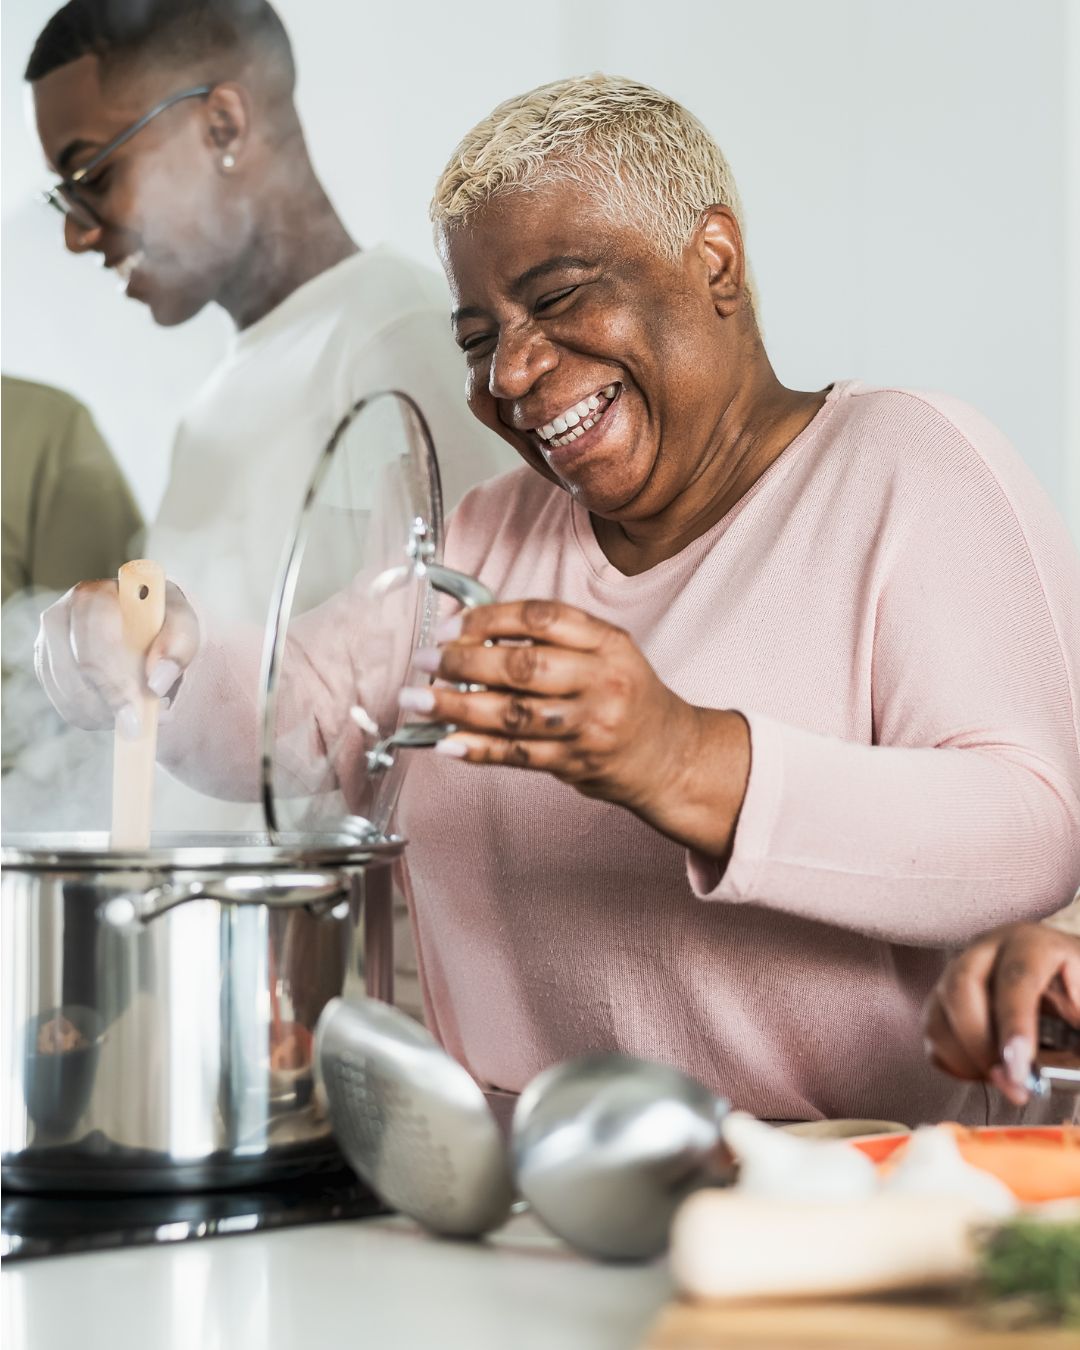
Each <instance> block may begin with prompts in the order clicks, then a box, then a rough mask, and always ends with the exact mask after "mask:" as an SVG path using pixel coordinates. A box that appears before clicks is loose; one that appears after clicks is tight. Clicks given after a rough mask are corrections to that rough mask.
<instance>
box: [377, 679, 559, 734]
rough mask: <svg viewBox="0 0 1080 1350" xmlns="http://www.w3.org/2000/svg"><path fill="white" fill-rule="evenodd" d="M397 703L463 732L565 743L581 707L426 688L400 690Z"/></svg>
mask: <svg viewBox="0 0 1080 1350" xmlns="http://www.w3.org/2000/svg"><path fill="white" fill-rule="evenodd" d="M399 702H400V704H401V706H402V707H403V708H405V709H407V710H408V711H411V712H418V713H422V714H424V715H427V716H431V717H433V718H437V719H438V720H439V721H441V722H452V723H453V724H454V725H455V726H457V727H460V728H461V730H463V731H476V732H483V733H491V734H492V735H498V736H510V737H519V738H521V737H523V738H526V739H529V738H532V737H537V738H540V739H543V740H566V739H568V738H569V737H572V736H575V735H576V734H577V732H578V730H579V727H580V722H581V705H580V703H579V702H578V701H577V700H575V699H572V698H568V699H555V698H548V699H545V698H531V697H529V696H528V695H523V694H517V693H498V692H493V691H490V690H489V691H485V692H482V693H471V694H466V693H462V692H460V691H458V690H456V689H438V688H427V689H405V690H402V692H401V696H400V698H399Z"/></svg>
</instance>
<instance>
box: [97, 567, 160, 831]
mask: <svg viewBox="0 0 1080 1350" xmlns="http://www.w3.org/2000/svg"><path fill="white" fill-rule="evenodd" d="M117 580H118V582H119V586H120V614H121V617H122V619H123V625H124V642H125V644H126V646H127V647H128V649H129V650H130V651H131V652H132V653H133V654H134V655H135V656H136V657H137V658H138V666H139V678H140V681H141V684H142V692H141V693H140V695H139V705H138V706H139V712H140V714H141V730H140V732H139V734H138V736H137V737H136V738H135V739H134V740H129V739H128V738H127V737H125V736H122V735H121V734H120V731H119V728H118V729H117V730H116V732H115V733H114V742H113V800H112V833H111V835H110V838H109V843H110V846H111V847H112V848H114V849H144V848H149V847H150V821H151V817H152V816H153V809H154V761H155V757H156V754H157V723H158V707H159V700H158V698H157V697H156V696H155V695H154V694H152V693H151V692H150V690H149V689H148V688H147V687H146V674H145V671H144V669H143V662H144V658H145V656H146V653H147V651H148V649H149V647H150V644H151V643H152V642H153V640H154V638H156V637H157V635H158V633H159V632H160V631H161V625H162V624H163V623H164V622H165V573H164V571H163V570H162V569H161V568H160V567H159V566H158V564H157V563H155V562H148V561H146V560H145V559H138V560H137V561H135V562H129V563H125V564H124V565H123V567H121V569H120V572H119V574H118V577H117Z"/></svg>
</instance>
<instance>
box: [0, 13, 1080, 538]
mask: <svg viewBox="0 0 1080 1350" xmlns="http://www.w3.org/2000/svg"><path fill="white" fill-rule="evenodd" d="M1068 3H1069V0H1037V3H1031V0H907V2H906V3H900V0H755V2H754V3H748V2H747V0H713V2H712V3H707V2H706V0H700V2H695V0H618V3H616V2H615V0H591V2H590V0H579V2H578V3H568V2H565V0H549V3H548V4H547V5H546V6H544V7H543V8H542V9H540V10H538V9H537V8H536V7H535V6H515V5H510V4H507V3H505V0H499V2H498V3H494V2H493V0H471V3H469V4H467V5H466V4H462V3H456V4H448V3H446V2H445V0H398V2H397V3H396V4H393V5H387V6H385V7H383V6H376V5H374V4H371V3H344V0H337V2H335V0H279V8H280V10H281V12H282V15H283V17H284V18H285V20H286V23H287V24H288V26H289V28H290V31H291V32H292V35H293V39H294V42H295V45H296V49H297V57H298V63H299V67H300V91H299V98H300V105H301V111H302V114H303V117H304V121H305V124H306V127H307V130H308V136H309V140H310V142H311V145H312V148H313V151H314V156H315V159H316V162H317V165H318V167H319V169H320V171H321V172H322V175H323V177H324V179H325V181H326V183H327V186H328V187H329V189H330V191H331V194H332V195H333V196H334V198H335V200H336V201H337V202H338V203H339V205H340V207H341V209H342V211H343V213H344V215H345V217H346V219H347V221H348V223H349V224H350V226H351V227H352V229H353V230H354V232H355V233H356V235H357V237H358V238H359V239H360V240H361V241H362V242H373V241H375V240H377V239H389V240H392V241H394V242H396V243H397V245H398V246H399V247H401V248H403V249H405V250H406V251H407V252H409V253H412V254H414V255H415V256H416V257H418V258H424V259H429V260H431V261H432V264H433V265H434V257H433V254H432V250H431V245H430V240H429V234H428V227H427V221H426V202H427V198H428V195H429V192H430V188H431V185H432V183H433V181H434V178H435V176H436V174H437V173H438V170H439V169H440V168H441V166H442V163H443V161H444V160H445V158H446V157H447V155H448V153H449V151H450V149H451V148H452V146H453V144H454V142H455V140H456V139H457V138H458V136H460V135H461V133H462V132H464V131H465V130H466V129H467V128H468V127H469V126H470V125H471V123H472V122H474V121H475V120H476V119H477V118H479V117H480V116H482V115H483V114H484V113H486V112H487V111H489V109H490V108H491V107H492V105H493V104H494V103H495V102H496V101H497V100H499V99H501V98H503V97H506V96H508V95H510V94H512V93H515V92H518V91H520V90H522V89H525V88H528V87H530V86H531V85H534V84H537V83H540V82H541V81H544V80H548V79H555V78H558V77H560V76H563V75H568V74H573V73H579V72H583V71H588V70H595V69H603V70H608V71H612V72H617V73H622V74H627V75H632V76H635V77H637V78H640V79H643V80H646V81H648V82H650V83H653V84H656V85H658V86H659V87H660V88H662V89H664V90H666V91H667V92H669V93H670V94H672V95H674V96H675V97H677V98H679V99H680V100H681V101H683V102H684V103H685V104H686V105H687V106H688V107H689V108H691V109H692V110H693V111H694V112H696V113H697V114H698V115H699V116H700V117H701V118H702V120H703V121H704V122H705V123H706V124H707V125H708V126H709V127H710V128H711V129H712V130H713V132H714V133H715V134H716V136H717V138H718V139H719V141H720V143H721V144H722V145H723V146H724V147H725V149H726V151H727V153H728V154H729V156H730V158H731V161H732V163H733V165H734V167H735V170H736V174H737V176H738V179H739V182H740V185H741V189H742V194H743V199H744V203H745V205H746V208H747V215H748V222H749V243H750V248H751V253H752V257H753V262H754V266H755V271H756V274H757V279H758V284H759V289H760V292H761V295H762V304H763V314H764V321H765V329H766V338H767V340H768V343H769V345H770V348H771V351H772V353H773V357H774V361H775V364H776V366H777V369H778V372H779V374H780V376H781V378H782V379H784V380H785V382H787V383H789V384H792V385H795V386H801V387H805V388H810V387H817V386H820V385H822V384H825V383H826V382H828V381H829V380H831V379H834V378H837V377H840V376H849V375H856V376H860V377H862V378H864V379H868V380H871V381H877V382H900V383H904V384H907V385H914V386H921V387H924V388H937V389H946V390H949V391H950V392H952V393H955V394H958V395H959V396H961V397H963V398H966V399H968V400H969V401H970V402H972V403H974V404H976V405H977V406H978V407H980V408H981V409H982V410H983V411H984V412H986V413H987V414H988V415H989V416H990V417H991V418H992V419H993V420H994V421H996V422H997V423H998V424H999V425H1000V426H1002V427H1003V428H1004V429H1005V430H1006V431H1007V433H1008V434H1009V435H1010V436H1011V437H1012V439H1013V440H1014V442H1015V443H1016V445H1017V446H1018V448H1019V449H1020V451H1021V453H1022V454H1023V455H1024V456H1025V457H1026V459H1027V460H1028V462H1029V463H1030V464H1031V466H1032V467H1033V469H1034V470H1035V472H1036V473H1037V474H1038V475H1039V477H1040V478H1041V479H1042V481H1043V483H1044V484H1045V485H1046V487H1047V488H1048V490H1049V491H1050V492H1051V494H1052V495H1053V496H1054V497H1055V499H1056V500H1057V501H1058V502H1059V503H1060V504H1061V505H1062V507H1063V509H1067V510H1068V511H1069V513H1070V515H1071V520H1072V524H1073V528H1074V531H1075V532H1076V533H1077V535H1078V537H1080V502H1076V501H1069V502H1068V503H1067V493H1068V485H1069V483H1070V482H1071V483H1072V484H1073V487H1074V489H1075V488H1076V487H1077V486H1078V485H1080V475H1078V474H1077V473H1076V471H1075V467H1074V464H1075V460H1070V458H1069V456H1070V455H1072V456H1074V457H1075V456H1078V455H1080V447H1078V446H1077V445H1076V444H1075V443H1074V442H1075V436H1076V434H1077V431H1078V429H1080V420H1078V418H1080V413H1078V407H1077V393H1076V386H1077V384H1078V383H1080V380H1078V379H1077V377H1076V372H1075V365H1073V366H1070V365H1069V364H1068V363H1067V351H1069V350H1071V352H1072V355H1073V358H1074V360H1075V357H1076V356H1077V355H1080V333H1078V329H1077V323H1078V322H1080V320H1078V319H1077V316H1076V314H1075V309H1074V308H1071V307H1069V306H1068V305H1067V302H1066V288H1067V286H1069V285H1071V286H1072V291H1073V293H1074V294H1075V278H1076V275H1077V271H1078V261H1077V258H1078V253H1077V245H1076V243H1075V242H1074V240H1075V239H1076V238H1080V220H1077V219H1076V216H1075V212H1076V210H1077V198H1078V188H1077V183H1076V169H1075V158H1076V147H1077V143H1078V141H1077V139H1075V138H1074V139H1073V140H1072V141H1071V142H1070V140H1069V135H1068V133H1067V130H1066V112H1067V109H1068V108H1070V107H1071V108H1072V111H1073V113H1074V114H1075V112H1076V98H1075V94H1074V95H1073V96H1072V103H1071V104H1070V102H1069V95H1068V92H1067V79H1066V71H1067V69H1069V68H1070V66H1071V69H1072V76H1073V79H1074V80H1075V79H1076V78H1077V75H1078V74H1080V60H1078V58H1077V55H1076V43H1077V40H1078V39H1080V25H1078V24H1077V23H1076V22H1075V15H1073V16H1072V19H1073V22H1071V23H1070V20H1069V16H1068V15H1067V13H1066V10H1067V8H1068ZM52 8H53V4H52V2H51V0H3V21H4V45H3V53H2V65H3V74H4V87H3V123H2V150H3V161H2V163H3V168H2V184H3V237H2V242H3V292H2V297H3V337H4V348H3V363H4V368H5V369H6V370H9V371H12V372H15V373H21V374H28V375H31V376H33V377H35V378H40V379H44V380H49V381H52V382H54V383H57V384H61V385H64V386H66V387H68V388H70V389H72V390H73V391H74V392H76V393H77V394H79V395H80V396H81V397H83V398H84V399H85V400H86V401H87V402H88V403H89V404H90V405H91V407H92V408H93V409H94V411H95V413H96V414H97V416H98V418H99V420H100V422H101V424H102V426H103V427H104V429H105V430H106V432H107V434H108V435H109V437H110V438H111V440H112V443H113V445H114V447H115V449H116V451H117V454H118V456H119V457H120V459H121V461H122V462H123V464H124V465H125V467H126V468H127V470H128V472H129V474H130V475H131V477H132V480H133V482H134V483H135V486H136V489H137V491H138V494H139V496H140V498H141V500H142V502H143V503H144V505H145V506H146V507H147V508H148V509H152V508H153V506H154V504H155V503H156V501H157V498H158V496H159V494H160V491H161V488H162V485H163V481H164V474H165V469H166V459H167V446H168V439H169V430H170V427H171V425H172V423H173V422H174V420H175V418H176V415H177V413H178V411H179V409H180V408H181V407H182V406H183V403H184V400H185V399H186V398H187V396H188V395H189V393H190V392H191V391H192V389H193V388H194V387H195V385H196V384H197V382H198V380H199V379H200V378H201V377H202V376H203V375H205V373H206V372H208V371H209V369H210V368H211V367H212V365H213V363H214V361H215V359H216V358H217V356H218V354H219V353H220V351H221V349H222V346H223V344H224V342H225V340H226V336H227V327H226V324H225V323H224V321H223V320H222V317H221V316H220V315H218V314H204V315H202V316H200V318H199V319H197V320H195V321H194V322H193V323H191V324H189V325H187V326H186V327H185V328H183V329H180V330H172V331H170V332H164V331H156V330H154V329H153V326H152V324H151V323H150V322H149V319H148V317H147V316H146V314H145V313H144V312H142V311H141V310H140V309H138V307H136V306H134V305H133V304H132V303H130V302H125V301H123V300H122V299H121V298H120V297H119V296H118V295H116V294H114V293H113V292H112V289H111V283H110V281H109V280H108V279H107V278H106V277H105V276H104V275H102V274H100V273H99V272H97V270H96V269H95V267H94V265H93V264H92V263H91V262H90V261H89V260H87V259H73V258H67V257H65V256H64V255H63V254H62V251H61V249H60V242H59V231H58V228H57V222H54V221H53V220H51V219H49V217H48V215H47V213H46V212H45V211H44V210H41V209H40V208H38V207H36V206H35V205H33V204H31V203H30V201H29V198H30V196H31V194H32V191H33V189H34V188H36V187H37V186H39V185H40V182H41V177H42V175H41V171H40V168H39V164H38V159H37V156H36V153H35V150H34V147H33V145H32V143H31V142H30V139H29V133H28V132H27V130H26V124H25V119H24V117H23V115H22V112H21V102H22V90H21V88H20V84H21V81H20V79H19V77H20V75H21V68H22V64H23V62H24V60H25V56H26V53H27V52H28V50H29V47H30V44H31V42H32V40H33V37H34V35H35V33H36V31H37V29H38V28H39V27H40V25H41V23H42V22H43V21H44V19H45V18H46V17H47V16H48V14H49V13H50V12H51V9H52ZM1074 122H1075V116H1074ZM1070 157H1071V158H1070ZM1067 165H1068V166H1069V167H1068V168H1067ZM1070 219H1071V221H1072V226H1073V227H1074V228H1073V233H1072V235H1069V234H1068V233H1067V229H1068V221H1069V220H1070ZM1067 241H1069V245H1070V247H1071V249H1072V252H1071V254H1070V252H1069V249H1068V248H1067ZM1070 375H1071V376H1072V379H1071V380H1070V378H1069V377H1070ZM1070 475H1071V477H1070ZM1074 495H1075V492H1074Z"/></svg>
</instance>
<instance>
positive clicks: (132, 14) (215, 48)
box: [26, 0, 296, 94]
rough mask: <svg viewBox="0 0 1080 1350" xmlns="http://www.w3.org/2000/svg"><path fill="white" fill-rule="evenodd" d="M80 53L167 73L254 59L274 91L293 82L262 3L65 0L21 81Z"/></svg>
mask: <svg viewBox="0 0 1080 1350" xmlns="http://www.w3.org/2000/svg"><path fill="white" fill-rule="evenodd" d="M83 56H97V57H98V58H99V59H100V60H101V62H102V64H103V65H104V66H109V65H111V64H113V63H116V64H126V63H127V62H129V61H131V62H137V63H138V64H139V65H140V66H143V67H145V66H154V65H160V66H162V67H164V68H174V69H185V68H189V67H191V68H198V67H206V66H212V65H213V64H214V63H215V62H216V61H217V60H220V58H221V57H223V56H224V57H230V56H232V57H235V58H240V59H243V58H247V59H252V60H254V61H256V62H257V63H258V65H259V66H260V67H261V68H262V70H263V72H264V73H265V74H267V75H269V76H270V77H271V81H272V83H274V84H275V85H277V87H278V90H279V92H281V93H288V94H291V93H292V90H293V87H294V85H295V83H296V68H295V66H294V64H293V56H292V46H291V44H290V42H289V36H288V34H287V33H286V32H285V27H284V25H283V24H282V22H281V20H280V19H279V18H278V16H277V14H276V13H275V11H274V9H273V8H272V7H271V6H270V5H269V4H267V2H266V0H69V3H68V4H66V5H65V6H64V7H63V9H59V10H57V11H56V13H55V14H54V15H53V16H52V18H51V19H50V20H49V22H48V23H47V24H46V25H45V27H44V28H43V29H42V30H41V32H40V34H39V35H38V39H37V42H35V43H34V50H33V51H32V52H31V54H30V60H29V61H28V62H27V66H26V79H28V80H30V81H34V80H40V79H42V78H43V77H44V76H46V75H49V74H51V72H52V71H54V70H59V69H60V67H61V66H66V65H70V63H71V62H72V61H78V60H79V59H80V58H81V57H83Z"/></svg>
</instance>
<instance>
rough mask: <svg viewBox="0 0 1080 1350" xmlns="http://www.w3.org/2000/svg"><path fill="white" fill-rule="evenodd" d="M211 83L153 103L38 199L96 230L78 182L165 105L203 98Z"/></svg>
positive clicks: (96, 221) (96, 222)
mask: <svg viewBox="0 0 1080 1350" xmlns="http://www.w3.org/2000/svg"><path fill="white" fill-rule="evenodd" d="M213 87H214V86H213V85H211V84H200V85H196V86H195V88H193V89H183V90H181V91H180V93H179V94H173V95H172V96H171V97H169V98H164V99H162V100H161V102H160V103H155V104H154V106H153V107H152V108H151V109H150V111H149V112H148V113H144V114H143V115H142V117H140V118H139V120H138V121H137V122H132V124H131V126H129V127H127V128H126V129H125V130H124V131H122V132H121V133H120V135H119V136H114V137H113V139H112V140H111V141H110V142H109V143H108V145H106V146H103V147H102V148H101V149H100V150H99V151H98V152H97V154H96V155H93V156H92V157H91V158H90V159H88V160H87V161H86V163H85V164H83V165H82V166H81V167H80V168H78V169H76V170H75V172H74V173H73V174H69V175H68V176H67V177H65V178H61V179H60V181H59V182H58V183H56V184H55V185H54V186H53V187H51V188H50V189H49V190H48V192H43V193H42V194H41V198H42V201H43V202H46V203H47V204H48V205H49V206H53V207H55V208H56V210H57V211H59V212H60V214H61V215H63V216H70V217H71V218H72V220H73V221H74V222H75V224H76V225H78V226H79V227H80V228H81V229H84V230H93V229H96V228H97V227H98V226H99V225H100V224H101V223H102V222H101V220H100V218H99V217H98V216H97V214H96V213H95V211H94V210H93V208H92V207H91V206H90V205H89V204H88V203H87V202H85V201H83V199H82V198H81V197H80V196H79V191H78V189H79V185H80V184H81V183H85V182H86V180H87V178H88V177H89V176H90V174H92V173H93V172H94V170H95V169H98V168H100V167H101V165H102V164H103V163H104V162H105V160H107V159H108V158H109V156H110V155H111V154H113V153H114V152H115V151H116V150H119V149H120V147H121V146H122V145H124V144H126V142H128V141H130V140H131V138H132V136H135V135H137V134H138V133H139V132H140V131H142V129H143V127H145V126H146V125H147V123H148V122H152V121H153V120H154V118H155V117H157V116H158V115H159V114H160V113H163V112H164V111H165V110H166V109H167V108H171V107H172V106H173V104H174V103H181V102H182V101H183V100H184V99H187V98H205V97H206V96H207V94H209V93H210V91H211V90H212V89H213Z"/></svg>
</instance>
